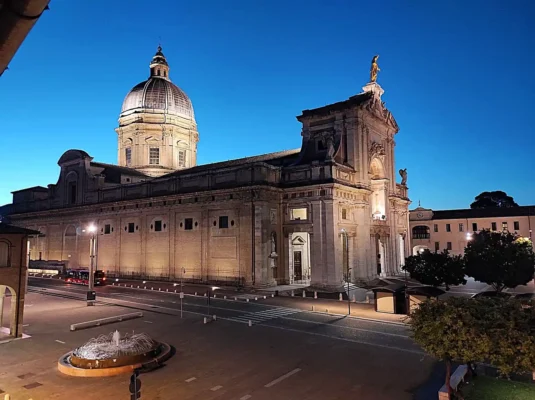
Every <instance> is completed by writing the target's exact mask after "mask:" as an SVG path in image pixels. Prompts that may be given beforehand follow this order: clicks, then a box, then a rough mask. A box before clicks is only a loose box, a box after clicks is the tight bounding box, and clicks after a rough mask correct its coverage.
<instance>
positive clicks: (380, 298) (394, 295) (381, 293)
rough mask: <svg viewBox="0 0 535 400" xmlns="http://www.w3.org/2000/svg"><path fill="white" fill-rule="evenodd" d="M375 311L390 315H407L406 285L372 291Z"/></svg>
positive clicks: (378, 288) (387, 286)
mask: <svg viewBox="0 0 535 400" xmlns="http://www.w3.org/2000/svg"><path fill="white" fill-rule="evenodd" d="M372 291H373V294H374V298H375V311H377V312H382V313H389V314H406V313H407V302H406V299H405V285H403V284H391V285H386V286H381V287H376V288H373V289H372Z"/></svg>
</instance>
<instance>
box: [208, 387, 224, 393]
mask: <svg viewBox="0 0 535 400" xmlns="http://www.w3.org/2000/svg"><path fill="white" fill-rule="evenodd" d="M222 387H223V386H214V387H213V388H212V389H210V390H211V391H212V392H215V391H217V390H219V389H221V388H222Z"/></svg>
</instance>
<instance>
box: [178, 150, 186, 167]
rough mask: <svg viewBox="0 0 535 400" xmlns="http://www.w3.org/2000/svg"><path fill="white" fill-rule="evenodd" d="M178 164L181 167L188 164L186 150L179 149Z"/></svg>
mask: <svg viewBox="0 0 535 400" xmlns="http://www.w3.org/2000/svg"><path fill="white" fill-rule="evenodd" d="M178 166H179V167H185V166H186V151H185V150H179V151H178Z"/></svg>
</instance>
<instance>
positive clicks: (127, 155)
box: [124, 147, 132, 167]
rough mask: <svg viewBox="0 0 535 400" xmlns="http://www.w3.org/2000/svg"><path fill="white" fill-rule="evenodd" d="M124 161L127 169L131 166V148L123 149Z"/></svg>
mask: <svg viewBox="0 0 535 400" xmlns="http://www.w3.org/2000/svg"><path fill="white" fill-rule="evenodd" d="M124 159H125V161H126V166H127V167H129V166H130V165H131V164H132V148H131V147H127V148H126V149H124Z"/></svg>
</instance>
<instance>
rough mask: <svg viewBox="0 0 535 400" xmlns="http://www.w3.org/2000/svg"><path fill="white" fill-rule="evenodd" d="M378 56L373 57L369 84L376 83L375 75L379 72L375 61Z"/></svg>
mask: <svg viewBox="0 0 535 400" xmlns="http://www.w3.org/2000/svg"><path fill="white" fill-rule="evenodd" d="M378 58H379V56H378V55H377V56H374V57H373V59H372V67H371V68H370V82H377V73H378V72H379V71H380V69H379V65H377V59H378Z"/></svg>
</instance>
